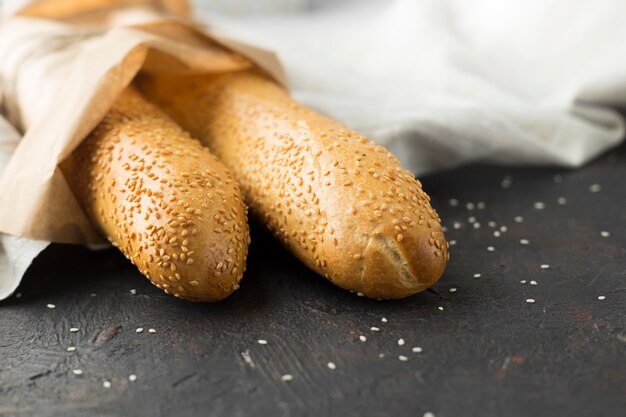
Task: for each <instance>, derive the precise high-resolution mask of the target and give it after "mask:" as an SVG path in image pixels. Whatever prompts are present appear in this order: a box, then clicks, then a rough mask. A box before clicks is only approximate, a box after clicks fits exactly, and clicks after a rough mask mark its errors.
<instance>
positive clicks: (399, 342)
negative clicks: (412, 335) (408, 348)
mask: <svg viewBox="0 0 626 417" xmlns="http://www.w3.org/2000/svg"><path fill="white" fill-rule="evenodd" d="M398 346H404V339H402V338H400V339H398Z"/></svg>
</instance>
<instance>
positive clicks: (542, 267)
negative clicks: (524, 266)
mask: <svg viewBox="0 0 626 417" xmlns="http://www.w3.org/2000/svg"><path fill="white" fill-rule="evenodd" d="M541 269H550V265H548V264H542V265H541Z"/></svg>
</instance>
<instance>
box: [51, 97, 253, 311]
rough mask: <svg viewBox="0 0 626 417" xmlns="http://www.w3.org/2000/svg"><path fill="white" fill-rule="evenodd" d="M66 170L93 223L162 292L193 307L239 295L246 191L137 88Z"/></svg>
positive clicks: (122, 99)
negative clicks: (204, 302) (234, 294)
mask: <svg viewBox="0 0 626 417" xmlns="http://www.w3.org/2000/svg"><path fill="white" fill-rule="evenodd" d="M61 169H62V171H63V173H64V175H65V177H66V179H67V180H68V183H69V184H70V187H71V188H72V190H73V192H74V194H75V195H76V197H77V199H78V200H79V202H80V203H81V205H82V206H83V208H84V209H85V211H86V212H87V213H88V215H89V217H90V218H91V220H92V222H93V223H94V224H95V225H97V226H98V228H99V229H100V230H101V231H102V232H103V233H104V234H105V235H106V236H107V237H108V238H109V240H110V241H111V243H112V244H113V245H115V246H117V247H118V248H119V249H120V250H121V251H122V253H124V255H126V257H127V258H128V259H130V260H131V261H132V262H133V263H134V264H135V265H136V266H137V267H138V268H139V270H140V271H141V272H142V273H143V274H144V275H145V276H147V277H148V278H149V279H150V280H151V281H152V283H153V284H155V285H156V286H157V287H159V288H162V289H163V290H164V291H165V292H167V293H171V294H173V295H175V296H177V297H180V298H184V299H187V300H192V301H218V300H222V299H224V298H226V297H227V296H228V295H230V294H231V293H232V292H233V291H234V290H236V289H237V288H238V287H239V281H240V280H241V277H242V275H243V272H244V270H245V262H246V255H247V250H248V244H249V234H248V224H247V208H246V207H245V205H244V203H243V201H242V200H243V199H242V197H241V193H240V190H239V185H238V184H237V182H236V181H235V180H234V179H233V177H232V174H231V173H230V172H229V171H228V169H227V168H226V167H225V166H224V165H223V164H222V163H221V162H220V161H219V160H218V159H217V158H216V157H215V156H214V155H212V154H211V153H210V152H209V150H208V149H206V148H205V147H203V146H202V145H201V144H200V143H199V142H198V141H197V140H195V139H192V138H191V137H189V135H188V134H187V133H185V132H184V131H183V130H182V129H180V127H178V126H177V125H176V124H175V123H174V122H173V121H171V120H170V119H169V117H167V116H166V115H165V114H163V112H162V111H160V110H159V109H158V108H156V107H155V106H154V105H152V104H150V103H148V102H147V101H146V100H145V99H144V98H143V97H142V96H141V95H140V94H139V93H138V92H137V91H136V90H135V89H134V88H128V89H126V90H125V91H124V92H123V93H122V94H121V95H120V97H119V98H118V99H117V100H116V101H115V103H114V104H113V107H112V108H111V110H110V111H109V113H108V114H107V116H106V117H105V118H104V120H102V122H101V123H100V124H99V125H98V126H97V127H96V129H94V131H93V132H92V133H91V134H90V135H89V137H88V138H87V139H85V140H84V141H83V143H81V145H80V146H79V147H78V148H77V149H76V150H75V151H74V152H73V153H72V155H71V156H70V157H69V158H68V159H67V160H66V161H64V162H63V163H62V165H61Z"/></svg>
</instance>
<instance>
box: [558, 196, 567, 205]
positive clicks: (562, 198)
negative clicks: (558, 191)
mask: <svg viewBox="0 0 626 417" xmlns="http://www.w3.org/2000/svg"><path fill="white" fill-rule="evenodd" d="M556 202H557V203H558V204H559V205H561V206H564V205H566V204H567V198H565V197H559V198H557V199H556Z"/></svg>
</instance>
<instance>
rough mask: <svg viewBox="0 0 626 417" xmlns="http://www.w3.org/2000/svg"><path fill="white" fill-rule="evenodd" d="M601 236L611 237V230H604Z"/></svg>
mask: <svg viewBox="0 0 626 417" xmlns="http://www.w3.org/2000/svg"><path fill="white" fill-rule="evenodd" d="M600 236H602V237H609V236H611V234H610V233H609V232H607V231H605V230H603V231H601V232H600Z"/></svg>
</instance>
